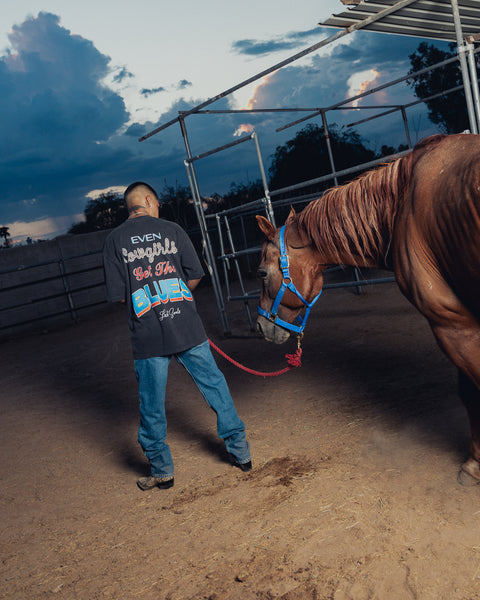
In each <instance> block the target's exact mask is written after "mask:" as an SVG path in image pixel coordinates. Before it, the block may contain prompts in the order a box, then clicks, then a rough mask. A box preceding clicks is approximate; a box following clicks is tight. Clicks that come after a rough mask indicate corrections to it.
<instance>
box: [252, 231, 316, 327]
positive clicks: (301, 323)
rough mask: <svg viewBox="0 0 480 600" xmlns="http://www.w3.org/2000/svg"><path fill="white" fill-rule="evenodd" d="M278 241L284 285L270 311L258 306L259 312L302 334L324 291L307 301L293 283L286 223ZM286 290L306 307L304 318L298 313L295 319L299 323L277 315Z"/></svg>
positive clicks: (281, 325)
mask: <svg viewBox="0 0 480 600" xmlns="http://www.w3.org/2000/svg"><path fill="white" fill-rule="evenodd" d="M278 243H279V247H280V269H281V271H282V274H283V281H282V285H281V286H280V289H279V290H278V292H277V295H276V297H275V300H274V301H273V305H272V308H271V309H270V312H268V311H266V310H263V308H262V307H261V306H257V312H258V314H259V315H261V316H262V317H265V318H266V319H268V320H269V321H271V322H272V323H275V325H279V326H280V327H283V328H284V329H288V331H293V332H294V333H297V334H301V333H303V330H304V329H305V325H306V323H307V319H308V315H309V314H310V310H311V309H312V306H313V305H314V304H315V302H316V301H317V300H318V299H319V298H320V295H321V293H322V291H320V293H319V294H317V296H315V298H314V299H313V300H312V301H311V302H307V301H306V300H305V298H303V296H302V295H301V294H300V292H299V291H298V290H297V288H296V287H295V286H294V285H293V281H292V279H291V277H290V271H289V268H288V266H289V265H288V255H287V247H286V245H285V225H284V226H283V227H281V229H280V232H279V236H278ZM286 290H290V291H291V292H293V293H294V294H295V295H296V296H297V297H298V298H299V299H300V300H301V301H302V302H303V304H304V305H305V307H306V311H305V315H304V316H303V318H302V317H301V316H300V315H298V317H297V318H296V319H295V321H296V322H297V323H298V325H295V323H288V322H287V321H284V320H283V319H280V317H279V316H278V315H277V311H278V307H279V306H280V303H281V301H282V298H283V295H284V294H285V291H286Z"/></svg>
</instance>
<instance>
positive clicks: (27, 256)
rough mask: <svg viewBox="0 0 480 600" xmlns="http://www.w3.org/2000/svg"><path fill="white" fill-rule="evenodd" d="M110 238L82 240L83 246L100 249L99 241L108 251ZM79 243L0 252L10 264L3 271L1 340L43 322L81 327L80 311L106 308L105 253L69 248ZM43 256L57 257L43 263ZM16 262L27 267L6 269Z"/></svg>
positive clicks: (0, 283) (93, 236) (0, 282)
mask: <svg viewBox="0 0 480 600" xmlns="http://www.w3.org/2000/svg"><path fill="white" fill-rule="evenodd" d="M106 233H107V232H103V233H102V235H100V236H99V235H98V234H90V235H91V237H90V238H89V239H88V237H87V236H83V240H82V242H83V245H86V246H87V247H88V246H89V245H90V246H92V245H93V246H98V245H99V242H100V243H101V245H102V246H103V239H104V237H105V234H106ZM76 241H77V240H66V241H64V242H63V244H64V246H66V248H65V247H62V244H61V243H60V242H51V243H46V244H41V245H39V247H35V246H32V247H30V248H25V247H22V248H12V249H9V250H8V251H2V252H1V253H0V259H2V262H3V264H4V265H5V268H3V269H2V268H0V335H8V334H9V333H15V332H18V331H19V330H27V329H28V327H29V326H30V325H31V324H34V323H36V324H38V323H39V322H43V321H44V322H45V324H47V323H51V322H52V321H53V320H55V319H56V320H59V321H62V320H63V321H65V319H66V317H70V320H71V321H74V322H76V321H77V320H78V316H79V313H80V312H81V311H85V310H86V309H91V308H94V307H98V306H100V305H102V304H105V303H106V301H107V298H106V291H105V276H104V271H103V260H102V250H101V248H97V249H95V250H89V251H87V252H81V251H80V250H79V251H77V252H75V248H69V245H70V246H72V245H74V244H75V242H76ZM66 250H67V254H68V255H67V256H65V251H66ZM16 251H17V252H16ZM5 252H8V253H9V255H8V256H7V255H6V254H4V253H5ZM42 254H47V255H51V254H54V256H50V257H49V258H48V259H46V260H38V259H39V258H40V257H41V256H42ZM35 257H36V258H37V261H36V262H33V260H34V259H35ZM15 262H17V263H24V264H17V265H16V266H6V265H8V264H12V263H15Z"/></svg>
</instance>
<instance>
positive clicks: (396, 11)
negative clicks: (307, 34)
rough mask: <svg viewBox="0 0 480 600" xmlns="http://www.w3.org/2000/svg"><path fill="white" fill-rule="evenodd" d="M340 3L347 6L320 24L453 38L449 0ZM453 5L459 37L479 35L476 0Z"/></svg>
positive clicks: (479, 9) (345, 0) (479, 0)
mask: <svg viewBox="0 0 480 600" xmlns="http://www.w3.org/2000/svg"><path fill="white" fill-rule="evenodd" d="M342 3H343V4H346V5H351V8H348V9H347V10H346V11H345V12H342V13H340V14H335V15H332V16H331V17H330V18H329V19H327V20H326V21H324V22H323V23H320V25H322V26H325V27H337V28H341V29H345V28H349V27H351V26H354V29H367V30H368V31H379V32H382V33H392V34H396V35H409V36H415V37H421V38H430V39H435V40H445V41H449V42H456V41H457V36H456V33H455V24H454V14H453V10H454V9H453V6H452V5H453V2H452V1H451V0H415V1H413V2H398V1H397V0H342ZM455 4H458V11H459V13H460V21H461V26H462V35H463V38H464V39H465V38H468V37H470V36H474V37H475V38H477V37H478V36H479V35H480V0H455ZM396 6H398V8H395V7H396ZM389 8H390V9H391V10H390V11H388V9H389ZM386 9H387V13H389V14H387V13H386V14H385V16H383V17H381V18H378V17H377V15H378V14H379V13H380V12H382V11H385V10H386ZM377 19H378V20H377ZM366 20H367V21H366ZM368 20H371V21H372V22H368ZM365 21H366V22H365Z"/></svg>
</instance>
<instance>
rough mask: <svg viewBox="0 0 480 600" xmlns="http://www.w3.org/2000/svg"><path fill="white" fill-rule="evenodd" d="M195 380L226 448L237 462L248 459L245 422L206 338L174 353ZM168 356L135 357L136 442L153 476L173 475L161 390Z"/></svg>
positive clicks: (168, 359) (163, 388) (163, 397)
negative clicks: (137, 416)
mask: <svg viewBox="0 0 480 600" xmlns="http://www.w3.org/2000/svg"><path fill="white" fill-rule="evenodd" d="M174 356H175V358H176V360H177V361H178V362H179V363H180V364H181V365H183V366H184V367H185V369H186V370H187V371H188V372H189V373H190V375H191V376H192V378H193V380H194V381H195V383H196V385H197V387H198V389H199V390H200V392H201V393H202V395H203V397H204V398H205V400H206V402H207V404H208V405H209V406H210V407H211V408H212V409H213V410H214V411H215V413H216V415H217V433H218V436H219V437H220V438H222V439H223V440H224V441H225V447H226V449H227V451H228V452H229V453H230V454H232V455H233V456H234V457H235V459H236V460H237V461H238V462H239V463H242V464H243V463H246V462H248V461H249V460H250V446H249V444H248V442H247V439H246V437H245V424H244V423H243V421H242V420H241V419H240V417H239V416H238V414H237V411H236V409H235V406H234V404H233V400H232V397H231V395H230V391H229V389H228V385H227V382H226V381H225V377H224V376H223V374H222V372H221V371H220V369H219V368H218V367H217V364H216V362H215V359H214V358H213V356H212V353H211V351H210V345H209V342H208V340H207V341H205V342H203V343H202V344H199V345H198V346H194V347H193V348H190V349H189V350H185V351H184V352H180V353H179V354H175V355H174ZM171 358H172V357H171V356H156V357H153V358H145V359H139V360H135V375H136V377H137V380H138V394H139V398H140V427H139V430H138V441H139V443H140V445H141V447H142V449H143V451H144V452H145V455H146V456H147V458H148V459H149V461H150V466H151V474H152V475H153V476H154V477H168V476H173V458H172V454H171V452H170V448H169V446H168V444H167V443H166V442H165V439H166V437H167V419H166V415H165V389H166V385H167V376H168V366H169V364H170V360H171Z"/></svg>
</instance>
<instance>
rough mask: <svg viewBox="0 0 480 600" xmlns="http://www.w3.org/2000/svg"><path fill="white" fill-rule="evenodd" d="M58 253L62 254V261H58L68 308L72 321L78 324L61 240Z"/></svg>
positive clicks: (58, 241)
mask: <svg viewBox="0 0 480 600" xmlns="http://www.w3.org/2000/svg"><path fill="white" fill-rule="evenodd" d="M57 245H58V252H59V254H60V260H59V261H58V267H59V269H60V274H61V276H62V282H63V288H64V289H65V295H66V296H67V301H68V306H69V309H70V315H71V317H72V321H74V322H75V323H76V322H77V313H76V312H75V303H74V302H73V298H72V294H71V293H70V286H69V284H68V279H67V276H66V272H65V263H64V261H63V253H62V246H61V244H60V240H58V239H57Z"/></svg>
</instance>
